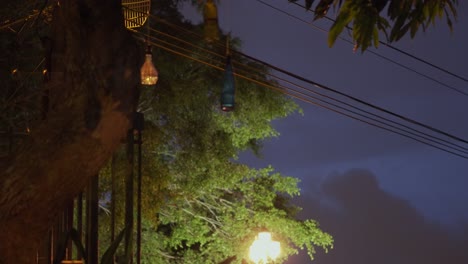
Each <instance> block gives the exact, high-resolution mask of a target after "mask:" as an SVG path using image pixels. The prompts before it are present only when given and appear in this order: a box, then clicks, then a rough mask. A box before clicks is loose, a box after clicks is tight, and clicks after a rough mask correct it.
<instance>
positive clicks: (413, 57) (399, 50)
mask: <svg viewBox="0 0 468 264" xmlns="http://www.w3.org/2000/svg"><path fill="white" fill-rule="evenodd" d="M256 1H260V0H256ZM291 3H293V4H295V5H297V6H299V7H301V8H303V9H304V10H307V11H309V12H313V13H315V11H314V10H312V9H307V8H306V6H304V5H302V4H299V3H297V2H291ZM324 18H326V19H327V20H329V21H332V22H335V19H333V18H330V17H328V16H324ZM348 29H352V28H350V27H348ZM379 44H381V45H384V46H386V47H388V48H390V49H392V50H394V51H396V52H399V53H401V54H403V55H405V56H408V57H410V58H412V59H414V60H417V61H419V62H421V63H423V64H426V65H427V66H430V67H432V68H434V69H437V70H439V71H441V72H444V73H446V74H448V75H451V76H452V77H455V78H457V79H459V80H462V81H464V82H467V83H468V78H465V77H462V76H460V75H458V74H455V73H453V72H451V71H449V70H447V69H444V68H442V67H440V66H437V65H435V64H434V63H431V62H429V61H427V60H425V59H422V58H419V57H417V56H415V55H413V54H411V53H409V52H406V51H404V50H402V49H399V48H397V47H395V46H393V45H391V44H390V43H387V42H383V41H381V40H379Z"/></svg>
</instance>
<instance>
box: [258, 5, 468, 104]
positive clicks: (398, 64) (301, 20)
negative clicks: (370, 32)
mask: <svg viewBox="0 0 468 264" xmlns="http://www.w3.org/2000/svg"><path fill="white" fill-rule="evenodd" d="M255 1H257V2H259V3H261V4H262V5H265V6H267V7H269V8H271V9H274V10H275V11H277V12H280V13H282V14H284V15H287V16H289V17H291V18H294V19H296V20H298V21H300V22H302V23H305V24H307V25H309V26H311V27H312V28H314V29H316V30H318V31H320V32H323V33H325V34H328V33H329V31H328V30H326V29H324V28H322V27H319V26H317V25H314V24H313V23H311V22H309V21H306V20H304V19H302V18H300V17H298V16H295V15H293V14H291V13H288V12H286V11H284V10H281V9H279V8H277V7H275V6H273V5H271V4H269V3H266V2H265V1H263V0H255ZM296 4H297V3H296ZM330 20H331V21H333V19H331V18H330ZM338 38H339V39H340V40H342V41H344V42H346V43H349V44H351V45H354V43H353V42H352V41H351V40H349V39H346V38H344V37H341V36H339V37H338ZM380 42H381V41H380ZM381 44H382V45H384V46H387V47H389V48H391V49H394V50H396V51H398V52H400V53H402V54H404V55H406V56H410V57H411V58H413V59H416V60H418V61H421V62H425V61H424V60H422V59H420V58H418V57H416V56H414V55H411V54H409V53H407V52H405V51H403V50H400V49H398V48H395V47H393V46H391V45H390V44H388V43H383V42H381ZM366 52H369V53H371V54H372V55H374V56H377V57H379V58H381V59H383V60H386V61H388V62H390V63H393V64H395V65H397V66H399V67H401V68H404V69H406V70H408V71H410V72H413V73H415V74H417V75H419V76H421V77H423V78H426V79H428V80H430V81H433V82H435V83H437V84H439V85H441V86H444V87H445V88H448V89H451V90H453V91H455V92H457V93H460V94H462V95H464V96H468V92H467V91H464V90H462V89H459V88H456V87H453V86H451V85H449V84H447V83H444V82H442V81H439V80H437V79H436V78H434V77H431V76H429V75H427V74H424V73H422V72H420V71H417V70H415V69H413V68H411V67H409V66H406V65H404V64H403V63H400V62H397V61H396V60H393V59H390V58H389V57H387V56H384V55H381V54H379V53H377V52H375V51H373V50H370V49H368V50H366ZM432 67H434V68H437V69H438V70H441V71H443V72H446V73H447V70H445V69H442V68H440V67H439V66H436V65H432ZM449 74H451V73H449ZM451 75H452V74H451ZM459 78H462V77H459ZM462 79H463V78H462Z"/></svg>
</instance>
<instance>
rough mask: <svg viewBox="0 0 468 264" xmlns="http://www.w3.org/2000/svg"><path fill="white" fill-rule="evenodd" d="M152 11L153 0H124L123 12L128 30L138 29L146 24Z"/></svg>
mask: <svg viewBox="0 0 468 264" xmlns="http://www.w3.org/2000/svg"><path fill="white" fill-rule="evenodd" d="M150 9H151V0H122V12H123V15H124V19H125V20H124V23H125V27H126V28H138V27H141V26H143V24H145V22H146V20H147V19H148V16H149V13H150Z"/></svg>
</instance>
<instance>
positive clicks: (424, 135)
mask: <svg viewBox="0 0 468 264" xmlns="http://www.w3.org/2000/svg"><path fill="white" fill-rule="evenodd" d="M154 31H156V30H154ZM165 35H166V36H169V37H171V38H172V39H174V40H177V41H182V42H184V43H186V44H190V45H191V46H193V47H196V48H197V49H201V50H204V51H208V50H206V49H203V48H201V47H198V46H196V45H194V44H192V43H188V42H186V41H184V40H181V39H179V38H177V37H174V36H170V35H169V34H165ZM154 39H156V38H154ZM156 41H159V42H162V43H164V44H166V45H170V46H172V47H174V48H176V49H181V50H183V51H185V52H189V53H192V51H190V50H187V49H185V48H181V47H180V46H178V45H176V44H172V43H170V42H167V41H163V40H160V39H156ZM153 43H155V42H153ZM159 46H162V45H161V44H159ZM166 48H167V47H166ZM171 50H172V51H174V49H171ZM179 53H180V52H179ZM210 53H212V54H213V52H211V51H210ZM177 55H180V54H177ZM217 55H218V57H224V56H223V55H219V54H217ZM186 56H189V55H186ZM197 56H200V54H198V55H197ZM205 57H206V56H205ZM192 58H193V57H192ZM208 59H211V58H208ZM198 60H200V58H198V59H197V61H198ZM202 61H203V62H206V61H204V60H202ZM199 62H200V61H199ZM203 62H201V63H203ZM205 64H206V63H205ZM219 64H222V62H221V63H219ZM209 65H210V66H211V67H214V68H216V69H218V70H222V69H223V68H222V67H221V66H217V65H213V64H212V63H209ZM241 65H245V64H241ZM240 70H242V71H244V72H247V73H252V68H250V69H249V71H245V70H243V69H240ZM254 70H255V69H254ZM238 75H239V76H241V77H242V76H244V77H245V75H241V74H238ZM267 75H269V76H272V77H274V78H277V79H278V78H279V77H277V76H274V75H271V74H268V73H267ZM279 79H281V78H279ZM249 80H250V81H252V80H253V79H251V78H250V79H249ZM281 80H283V81H285V80H284V79H281ZM255 82H256V83H257V84H259V85H262V86H266V85H265V83H258V80H255ZM290 84H292V85H295V86H296V87H300V88H302V89H305V90H308V91H309V92H314V93H316V92H315V91H312V90H309V89H307V88H305V87H301V86H298V85H297V84H294V83H291V82H290ZM279 87H281V88H282V91H284V89H287V90H289V91H292V92H293V93H298V94H300V96H299V97H298V96H297V95H296V96H294V95H292V94H291V93H288V95H290V96H293V97H294V98H298V99H300V100H302V99H304V97H309V98H312V99H315V100H318V101H320V102H322V103H325V104H328V105H332V106H333V107H336V108H340V109H342V110H344V111H347V112H350V113H352V114H355V115H359V116H361V117H363V118H368V119H370V120H372V121H374V122H377V123H380V124H382V125H386V126H389V127H391V128H393V129H397V130H400V131H403V132H405V133H409V134H411V135H413V136H416V137H420V138H422V139H424V140H428V141H430V142H433V143H435V144H440V145H442V146H444V147H448V148H450V149H452V150H455V151H459V152H463V153H467V152H465V151H463V150H461V149H464V150H466V148H464V147H461V146H458V145H456V144H453V143H452V142H449V141H446V140H444V139H440V138H437V137H434V136H432V135H429V134H427V133H424V132H421V131H419V130H415V129H413V128H411V127H408V126H406V125H402V124H400V123H397V122H395V121H393V120H389V119H387V118H384V117H381V116H379V115H376V114H373V113H370V112H368V111H365V110H362V109H360V108H357V107H354V106H352V105H350V104H347V103H344V102H342V101H340V100H336V99H335V98H331V97H327V98H329V99H332V100H335V101H337V102H340V103H342V104H346V105H347V106H350V107H352V108H355V109H357V110H359V111H363V112H365V113H367V114H370V115H373V116H375V117H377V118H380V119H383V120H385V121H388V122H392V123H394V124H396V125H400V126H403V127H406V128H408V129H410V130H413V131H415V132H417V133H420V134H422V135H423V136H421V135H418V134H417V133H414V132H411V131H408V130H404V129H401V128H398V127H395V126H393V125H389V124H388V123H385V122H382V121H380V120H378V119H375V118H370V117H368V116H365V115H362V114H360V113H357V112H355V111H350V110H349V109H346V108H344V107H341V106H339V105H336V104H333V103H330V102H327V101H325V100H323V99H320V98H317V97H314V96H311V95H307V94H304V93H302V92H298V91H297V90H294V89H291V88H288V87H285V86H281V85H279ZM269 88H271V87H269ZM316 94H317V93H316ZM318 94H319V95H322V96H324V95H323V94H320V93H318ZM309 101H310V100H309ZM314 104H315V105H318V106H321V107H325V108H327V109H329V110H335V112H336V109H331V108H330V107H326V106H324V105H323V104H320V103H316V102H315V103H314ZM339 112H340V113H343V112H342V111H339ZM346 116H349V115H346ZM354 119H356V118H355V117H354ZM358 120H359V121H364V122H365V123H369V122H367V121H365V120H362V119H359V118H358ZM373 125H376V124H375V123H374V124H373ZM377 127H381V128H382V126H381V125H380V126H379V125H377ZM386 130H389V129H386ZM389 131H391V132H395V133H397V134H400V135H402V133H399V132H398V131H395V130H389ZM406 136H408V135H406ZM409 138H412V139H416V140H417V141H418V142H421V140H419V139H417V138H414V137H412V136H409ZM432 138H434V139H436V140H434V139H432ZM437 140H440V141H442V142H446V143H448V144H450V145H453V146H455V147H456V148H454V147H452V146H449V145H448V144H444V143H441V142H438V141H437ZM452 152H453V151H452Z"/></svg>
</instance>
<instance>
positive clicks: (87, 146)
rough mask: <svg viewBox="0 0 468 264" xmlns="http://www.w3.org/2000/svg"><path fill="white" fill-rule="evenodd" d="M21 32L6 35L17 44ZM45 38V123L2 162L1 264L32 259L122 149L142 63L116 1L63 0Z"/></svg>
mask: <svg viewBox="0 0 468 264" xmlns="http://www.w3.org/2000/svg"><path fill="white" fill-rule="evenodd" d="M22 4H26V3H22ZM18 6H21V4H19V5H18ZM8 7H10V6H8V5H7V6H2V8H8ZM10 10H11V9H10ZM9 14H14V12H11V11H10V13H9ZM18 32H19V31H16V32H12V33H8V34H10V37H12V38H15V37H18V39H17V40H18V41H20V40H21V35H20V34H18ZM5 34H7V33H5ZM49 37H50V43H51V47H52V50H51V60H50V66H51V68H50V69H49V71H50V81H49V82H48V83H47V84H45V88H46V90H49V93H50V96H49V98H50V101H49V107H48V113H47V118H46V119H45V120H42V121H41V122H38V123H37V124H35V125H32V127H31V132H30V134H29V136H28V137H27V138H25V139H24V140H22V142H21V145H20V146H19V147H18V149H17V151H16V152H15V153H13V154H12V155H11V156H10V157H9V158H8V159H7V160H2V164H1V170H0V171H1V174H0V181H1V182H2V184H1V186H0V234H2V235H1V237H2V239H1V241H0V256H1V258H0V263H8V264H10V263H32V262H33V259H32V257H33V256H34V252H35V251H36V248H37V244H38V242H39V241H40V240H41V239H42V238H43V237H44V236H45V234H46V232H47V230H48V228H49V226H51V224H52V222H53V220H54V218H55V216H56V215H57V214H58V213H59V212H60V211H61V210H62V209H63V208H64V205H65V204H66V202H67V201H69V200H71V199H73V198H74V197H75V196H76V195H77V194H78V193H79V192H80V191H82V189H83V188H84V187H85V185H86V183H87V182H88V180H89V178H90V177H92V176H93V175H96V174H97V173H98V171H99V170H100V168H101V167H102V166H103V165H104V164H105V162H106V161H107V160H108V159H109V157H110V155H111V154H112V153H113V152H114V150H115V149H116V148H117V147H118V146H119V144H120V142H121V139H122V138H124V136H125V134H126V132H127V130H128V128H129V123H130V122H129V116H130V114H131V113H132V112H133V110H134V109H135V107H136V101H137V94H138V91H137V84H138V81H139V73H138V69H139V66H140V63H141V62H142V60H141V54H140V53H138V48H137V45H136V44H135V42H134V40H133V38H132V37H131V36H130V34H129V33H128V32H127V31H126V30H125V28H124V26H123V18H122V15H121V10H120V4H119V2H117V1H111V0H103V1H95V0H81V1H61V2H60V5H58V6H56V7H55V9H54V11H53V20H52V26H51V32H50V36H49ZM10 66H11V65H10ZM2 69H6V68H3V67H2ZM2 77H3V76H2ZM2 80H3V78H2ZM10 83H14V82H10ZM2 89H3V88H2ZM10 91H11V90H10ZM2 92H3V90H2ZM13 94H14V93H13ZM77 167H79V168H80V170H77V169H76V168H77Z"/></svg>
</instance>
